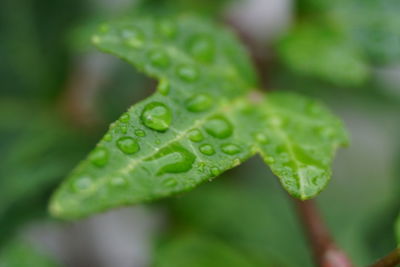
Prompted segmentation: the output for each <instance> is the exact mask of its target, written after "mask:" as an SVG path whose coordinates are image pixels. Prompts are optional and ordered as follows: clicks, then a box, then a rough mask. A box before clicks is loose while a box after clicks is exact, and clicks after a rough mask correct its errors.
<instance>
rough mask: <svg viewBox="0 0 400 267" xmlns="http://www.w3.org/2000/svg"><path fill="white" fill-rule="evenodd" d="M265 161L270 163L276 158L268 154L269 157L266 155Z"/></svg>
mask: <svg viewBox="0 0 400 267" xmlns="http://www.w3.org/2000/svg"><path fill="white" fill-rule="evenodd" d="M265 161H266V162H267V163H268V164H273V163H274V162H275V159H274V158H273V157H270V156H267V157H265Z"/></svg>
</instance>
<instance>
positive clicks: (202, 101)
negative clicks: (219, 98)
mask: <svg viewBox="0 0 400 267" xmlns="http://www.w3.org/2000/svg"><path fill="white" fill-rule="evenodd" d="M212 104H213V100H212V98H211V96H209V95H208V94H195V95H194V96H192V97H190V98H189V99H188V100H187V101H186V108H187V109H188V110H189V111H192V112H201V111H205V110H207V109H209V108H210V107H211V106H212Z"/></svg>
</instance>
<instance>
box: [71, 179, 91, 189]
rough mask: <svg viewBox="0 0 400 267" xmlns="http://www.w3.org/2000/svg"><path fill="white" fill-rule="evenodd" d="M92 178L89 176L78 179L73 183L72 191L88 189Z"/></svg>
mask: <svg viewBox="0 0 400 267" xmlns="http://www.w3.org/2000/svg"><path fill="white" fill-rule="evenodd" d="M92 183H93V182H92V178H90V177H89V176H83V177H80V178H78V179H77V180H76V181H75V182H74V183H73V189H74V191H76V192H78V191H82V190H86V189H88V188H89V187H90V186H91V185H92Z"/></svg>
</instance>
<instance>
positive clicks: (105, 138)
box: [103, 133, 112, 142]
mask: <svg viewBox="0 0 400 267" xmlns="http://www.w3.org/2000/svg"><path fill="white" fill-rule="evenodd" d="M103 139H104V141H107V142H110V141H111V140H112V135H111V134H109V133H108V134H106V135H105V136H104V138H103Z"/></svg>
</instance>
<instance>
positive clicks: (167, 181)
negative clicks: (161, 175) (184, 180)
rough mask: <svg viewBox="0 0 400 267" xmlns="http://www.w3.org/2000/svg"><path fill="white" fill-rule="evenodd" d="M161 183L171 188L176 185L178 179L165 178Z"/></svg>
mask: <svg viewBox="0 0 400 267" xmlns="http://www.w3.org/2000/svg"><path fill="white" fill-rule="evenodd" d="M162 183H163V185H164V186H166V187H172V188H173V187H176V186H177V185H178V181H177V180H176V179H175V178H167V179H165V180H163V182H162Z"/></svg>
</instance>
